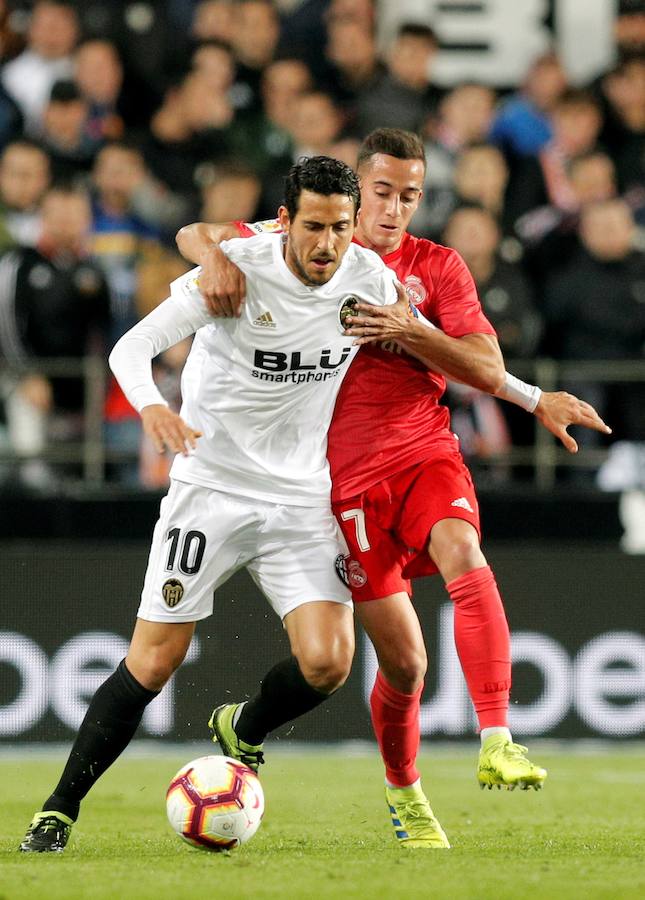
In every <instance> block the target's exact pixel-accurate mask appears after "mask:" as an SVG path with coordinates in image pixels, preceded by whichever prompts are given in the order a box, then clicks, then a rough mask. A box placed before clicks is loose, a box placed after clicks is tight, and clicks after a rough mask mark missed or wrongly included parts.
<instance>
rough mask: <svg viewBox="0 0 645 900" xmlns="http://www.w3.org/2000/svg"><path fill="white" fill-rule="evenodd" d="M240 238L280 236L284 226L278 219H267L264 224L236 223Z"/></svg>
mask: <svg viewBox="0 0 645 900" xmlns="http://www.w3.org/2000/svg"><path fill="white" fill-rule="evenodd" d="M233 224H234V225H235V226H236V227H237V230H238V231H239V233H240V237H252V236H253V235H254V234H278V233H281V232H282V226H281V225H280V222H279V220H278V219H266V220H265V221H264V222H239V221H238V222H234V223H233Z"/></svg>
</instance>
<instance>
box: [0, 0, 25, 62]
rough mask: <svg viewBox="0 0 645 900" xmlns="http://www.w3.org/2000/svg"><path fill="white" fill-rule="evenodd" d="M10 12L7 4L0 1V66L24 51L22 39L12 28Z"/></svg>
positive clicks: (4, 0) (4, 1) (2, 0)
mask: <svg viewBox="0 0 645 900" xmlns="http://www.w3.org/2000/svg"><path fill="white" fill-rule="evenodd" d="M12 12H13V10H12V9H10V4H9V2H7V0H0V63H2V64H5V63H8V62H9V60H11V59H15V58H16V56H18V54H19V53H21V52H22V51H23V50H24V49H25V41H24V37H23V36H22V34H19V33H18V32H16V31H15V30H14V28H13V26H12V22H11V13H12Z"/></svg>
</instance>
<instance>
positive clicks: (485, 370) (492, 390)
mask: <svg viewBox="0 0 645 900" xmlns="http://www.w3.org/2000/svg"><path fill="white" fill-rule="evenodd" d="M397 343H398V344H400V345H401V346H402V347H403V348H404V349H405V350H406V351H407V352H408V353H410V354H411V355H412V356H414V357H416V358H417V359H419V360H420V361H421V362H423V363H424V365H427V366H428V368H429V369H433V371H436V372H439V373H440V374H441V375H445V376H446V377H447V378H450V379H452V380H454V381H459V382H461V383H462V384H468V385H470V387H474V388H477V389H478V390H480V391H485V392H486V393H489V394H496V393H498V391H500V390H501V389H502V387H503V385H504V383H505V375H506V373H505V371H504V361H503V358H502V354H501V352H500V350H499V347H498V346H497V344H496V342H495V341H494V339H493V338H492V337H490V336H489V335H466V336H465V337H463V338H453V337H449V336H448V335H447V334H444V332H443V331H440V330H439V329H438V328H428V327H427V326H426V325H425V324H424V323H423V322H420V321H418V320H414V321H412V322H411V323H410V325H409V327H408V329H406V333H405V335H399V336H397Z"/></svg>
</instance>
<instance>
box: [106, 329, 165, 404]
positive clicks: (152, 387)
mask: <svg viewBox="0 0 645 900" xmlns="http://www.w3.org/2000/svg"><path fill="white" fill-rule="evenodd" d="M164 349H166V348H164ZM159 352H162V351H159ZM154 356H155V353H154V345H153V343H152V342H151V341H150V340H149V339H148V337H147V336H145V335H140V334H133V333H132V332H128V333H127V334H124V335H123V337H122V338H120V340H118V341H117V343H116V344H115V345H114V348H113V350H112V352H111V353H110V356H109V360H108V362H109V364H110V368H111V369H112V372H113V373H114V377H115V378H116V380H117V381H118V382H119V385H120V387H121V390H122V391H123V393H124V394H125V396H126V397H127V399H128V402H129V403H130V404H131V405H132V406H133V407H134V408H135V409H136V410H137V412H138V413H140V412H141V411H142V410H143V409H144V408H145V407H146V406H154V405H157V404H162V405H164V406H167V405H168V404H167V403H166V401H165V400H164V398H163V397H162V395H161V393H160V392H159V389H158V388H157V386H156V384H155V383H154V379H153V377H152V360H153V359H154Z"/></svg>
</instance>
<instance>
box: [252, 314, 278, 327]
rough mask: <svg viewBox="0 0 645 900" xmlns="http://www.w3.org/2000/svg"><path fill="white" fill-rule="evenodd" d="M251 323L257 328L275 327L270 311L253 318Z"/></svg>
mask: <svg viewBox="0 0 645 900" xmlns="http://www.w3.org/2000/svg"><path fill="white" fill-rule="evenodd" d="M253 324H254V325H256V326H257V327H258V328H277V325H276V323H275V322H274V321H273V316H272V315H271V313H270V312H265V313H262V315H260V316H258V317H257V319H253Z"/></svg>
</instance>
